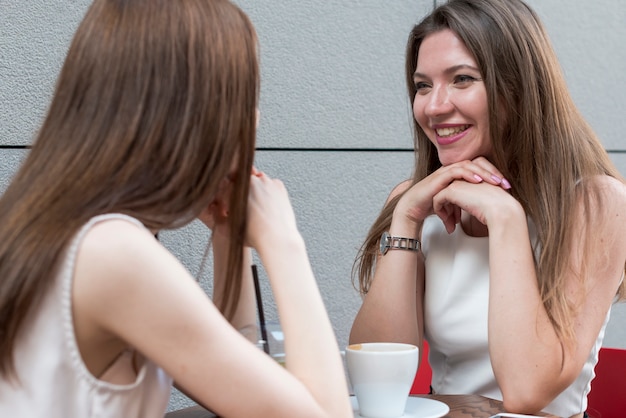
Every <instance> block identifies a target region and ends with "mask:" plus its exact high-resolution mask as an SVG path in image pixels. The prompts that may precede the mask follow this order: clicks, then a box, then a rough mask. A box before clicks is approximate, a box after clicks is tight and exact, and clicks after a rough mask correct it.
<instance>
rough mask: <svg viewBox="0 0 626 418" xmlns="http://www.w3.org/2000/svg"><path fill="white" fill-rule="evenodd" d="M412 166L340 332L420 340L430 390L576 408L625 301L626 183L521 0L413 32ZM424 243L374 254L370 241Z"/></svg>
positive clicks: (440, 13)
mask: <svg viewBox="0 0 626 418" xmlns="http://www.w3.org/2000/svg"><path fill="white" fill-rule="evenodd" d="M406 80H407V87H408V92H409V97H410V99H411V101H412V103H413V115H414V120H415V123H414V134H415V148H416V153H417V155H416V166H415V171H414V176H413V178H411V179H408V180H406V181H405V182H403V183H401V184H400V185H398V186H397V187H396V188H395V189H394V190H393V191H392V192H391V194H390V196H389V198H388V200H387V202H386V204H385V206H384V208H383V210H382V212H381V214H380V215H379V217H378V219H377V220H376V221H375V223H374V225H372V227H371V229H370V231H369V234H368V236H367V238H366V240H365V242H364V244H363V246H362V248H361V251H360V253H359V258H358V259H357V263H358V265H357V270H356V271H357V273H358V278H359V284H360V290H361V292H362V293H363V295H364V300H363V305H362V307H361V309H360V310H359V313H358V314H357V317H356V319H355V321H354V324H353V327H352V331H351V335H350V342H351V343H359V342H366V341H397V342H405V343H411V344H416V345H420V346H421V344H422V343H423V341H424V340H427V341H428V344H429V347H430V356H429V361H430V365H431V367H432V372H433V379H432V389H433V391H434V392H435V393H437V394H447V393H457V394H458V393H466V394H480V395H484V396H487V397H491V398H495V399H501V400H503V401H504V405H505V407H506V409H507V410H509V411H511V412H518V413H531V414H532V413H536V412H538V411H540V410H545V411H547V412H550V413H552V414H555V415H558V416H564V417H582V416H583V414H584V412H585V409H586V406H587V394H588V391H589V389H588V388H589V383H590V380H591V378H592V375H593V368H594V366H595V364H596V363H597V361H598V350H599V348H600V346H601V344H602V338H603V335H604V329H605V327H606V323H607V321H608V318H609V315H610V310H611V305H612V303H613V301H614V300H616V298H617V299H619V298H624V296H626V293H625V285H624V272H625V267H626V222H624V219H623V217H624V213H623V208H624V207H626V185H625V184H624V179H623V178H621V177H620V175H619V173H618V171H617V169H616V168H615V167H614V166H613V164H612V163H611V161H610V160H609V158H608V156H607V154H606V152H605V151H604V149H603V147H602V145H601V143H600V141H599V140H598V138H597V137H596V135H595V134H594V133H593V132H592V131H591V129H590V127H589V126H588V124H587V123H586V122H585V121H584V120H583V118H582V116H581V115H580V113H579V112H578V111H577V109H576V107H575V105H574V103H573V101H572V99H571V97H570V95H569V93H568V91H567V87H566V83H565V80H564V79H563V76H562V74H561V71H560V69H559V65H558V61H557V58H556V55H555V53H554V51H553V49H552V47H551V45H550V41H549V39H548V36H547V34H546V32H545V30H544V28H543V25H542V24H541V22H540V21H539V19H538V17H537V15H536V14H535V12H534V11H533V10H532V9H531V8H530V7H529V6H528V5H526V4H525V3H524V2H523V1H521V0H450V1H448V2H446V3H445V4H443V5H441V6H439V7H437V8H436V9H435V10H434V11H433V12H432V13H430V14H429V15H428V16H426V17H425V18H424V19H423V20H421V21H420V22H419V23H418V24H417V25H416V26H415V27H414V28H413V30H412V31H411V33H410V35H409V39H408V44H407V55H406ZM381 235H382V236H391V239H396V240H409V239H410V240H420V241H421V248H422V252H421V253H419V254H417V253H416V252H414V251H403V249H399V250H397V251H387V252H386V253H384V254H382V253H378V252H377V249H378V246H379V245H378V243H379V240H380V237H381Z"/></svg>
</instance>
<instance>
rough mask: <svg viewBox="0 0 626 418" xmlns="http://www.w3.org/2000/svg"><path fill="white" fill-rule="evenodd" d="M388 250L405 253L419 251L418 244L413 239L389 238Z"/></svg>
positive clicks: (417, 241)
mask: <svg viewBox="0 0 626 418" xmlns="http://www.w3.org/2000/svg"><path fill="white" fill-rule="evenodd" d="M389 239H390V242H389V249H390V250H407V251H419V250H420V242H419V240H417V239H415V238H405V237H393V236H391V237H389Z"/></svg>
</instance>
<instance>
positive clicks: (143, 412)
mask: <svg viewBox="0 0 626 418" xmlns="http://www.w3.org/2000/svg"><path fill="white" fill-rule="evenodd" d="M112 218H115V219H126V220H128V221H130V222H132V223H134V224H136V225H137V226H139V227H141V228H143V225H142V224H141V223H140V222H139V221H137V220H136V219H133V218H130V217H127V216H124V215H114V214H111V215H102V216H99V217H95V218H93V219H92V220H91V221H89V222H88V223H87V224H86V225H85V226H84V227H83V228H82V229H81V230H80V231H79V232H78V234H77V235H76V236H75V238H74V239H73V240H72V242H71V244H70V246H69V247H68V249H67V251H66V253H65V256H64V257H65V258H64V259H63V260H62V262H61V264H60V269H59V270H58V274H57V275H56V277H54V278H52V279H53V283H52V286H51V287H50V290H49V292H48V293H47V294H46V295H45V296H44V299H43V300H42V302H41V303H40V304H39V306H36V307H35V309H34V310H33V311H32V314H31V315H30V316H29V318H28V319H27V322H26V323H25V325H24V327H23V328H22V330H21V332H20V335H19V336H18V339H17V341H16V343H17V344H16V347H15V351H14V352H15V366H16V371H17V375H18V377H19V379H20V384H19V385H17V384H14V383H13V382H9V381H6V380H3V379H0V417H3V418H4V417H7V418H8V417H11V418H22V417H23V418H35V417H46V418H127V417H128V418H130V417H133V418H148V417H149V418H154V417H163V416H164V414H165V410H166V408H167V404H168V400H169V395H170V389H171V384H172V380H171V379H170V378H169V377H168V376H167V375H166V374H165V373H164V372H163V370H161V369H160V368H158V367H157V366H156V365H155V364H154V363H152V362H150V361H149V360H147V359H146V360H144V362H143V365H142V366H141V368H140V370H139V373H138V374H137V378H136V380H135V381H134V382H133V383H131V384H128V385H116V384H111V383H108V382H104V381H102V380H99V379H97V378H96V377H94V376H93V375H92V374H91V373H90V372H89V371H88V370H87V367H86V366H85V364H84V363H83V360H82V358H81V356H80V353H79V351H78V346H77V344H76V337H75V335H74V326H73V321H72V299H71V291H72V281H73V272H74V267H75V260H76V252H77V249H78V245H79V243H80V242H81V240H82V239H83V237H84V236H85V233H86V232H87V231H88V230H89V228H91V227H92V226H93V225H94V224H95V223H96V222H99V221H102V220H106V219H112ZM131 355H132V353H125V354H123V355H122V356H120V357H119V358H118V359H117V360H116V362H115V363H114V364H113V365H112V366H111V367H110V368H109V369H108V370H107V371H106V375H107V376H115V375H116V374H118V371H121V369H122V368H123V363H124V362H127V361H129V358H130V357H131Z"/></svg>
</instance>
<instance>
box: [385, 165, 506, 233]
mask: <svg viewBox="0 0 626 418" xmlns="http://www.w3.org/2000/svg"><path fill="white" fill-rule="evenodd" d="M510 188H511V186H510V184H509V182H508V181H507V180H506V179H505V178H504V176H503V175H502V173H501V172H500V170H498V169H497V168H496V167H495V166H494V165H493V164H492V163H491V162H490V161H489V160H487V159H486V158H484V157H478V158H475V159H473V160H471V161H469V160H466V161H461V162H458V163H454V164H450V165H447V166H443V167H441V168H439V169H438V170H436V171H435V172H433V173H432V174H430V175H429V176H427V177H426V178H424V179H423V180H421V181H420V182H418V183H416V184H414V185H412V186H411V187H410V188H409V189H408V190H407V191H406V192H405V193H404V195H403V196H402V198H401V199H400V201H399V202H398V205H397V206H396V212H395V213H394V217H395V216H396V214H398V213H401V214H404V216H405V217H406V218H407V219H408V220H409V221H410V222H412V223H414V224H416V225H419V224H421V223H422V222H423V220H424V219H425V218H426V217H427V216H429V215H432V214H436V215H437V216H439V218H441V220H442V221H443V223H444V225H445V227H446V230H447V231H448V233H452V232H453V231H454V230H455V229H456V225H457V224H458V223H459V222H460V221H461V211H462V210H463V211H466V212H467V213H469V214H470V215H472V216H474V217H475V218H476V219H478V221H480V222H481V223H483V224H484V225H488V222H489V219H490V217H491V215H492V214H494V213H495V211H499V210H503V209H504V207H505V206H506V205H510V204H513V203H515V204H517V201H516V200H515V199H514V198H513V197H512V196H511V195H510V194H509V193H508V192H507V190H508V189H510Z"/></svg>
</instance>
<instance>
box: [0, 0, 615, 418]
mask: <svg viewBox="0 0 626 418" xmlns="http://www.w3.org/2000/svg"><path fill="white" fill-rule="evenodd" d="M528 2H529V3H530V4H531V6H533V7H534V8H535V10H536V11H537V12H538V13H539V15H540V16H541V17H542V19H543V20H544V23H545V24H546V26H547V28H548V32H549V33H550V36H551V37H552V40H553V43H554V46H555V48H556V50H557V53H558V55H559V58H560V60H561V64H562V66H563V68H564V72H565V75H566V77H567V81H568V84H569V87H570V89H571V93H572V95H573V97H574V99H575V101H576V103H577V104H578V106H579V107H580V109H581V111H582V112H583V114H584V115H585V117H586V118H587V119H588V121H589V122H590V124H591V125H592V126H593V128H594V129H595V130H596V132H597V133H598V134H599V135H600V137H601V138H602V140H603V143H604V145H605V147H606V149H607V150H608V151H609V153H610V155H611V158H612V159H613V161H614V162H615V163H616V164H617V166H618V167H619V169H620V171H621V172H622V173H623V174H625V175H626V139H625V138H624V136H623V132H626V118H624V116H623V112H624V109H626V83H624V79H623V77H624V74H625V73H626V49H624V48H623V47H622V41H623V40H624V39H626V27H624V25H623V24H622V22H624V21H626V3H624V2H623V1H622V0H597V1H594V2H588V1H584V0H528ZM236 3H237V4H239V5H240V6H241V8H242V9H243V10H244V11H246V12H247V13H248V15H249V16H250V18H251V19H252V21H253V23H254V24H255V26H256V28H257V31H258V34H259V37H260V43H261V71H262V88H261V103H260V109H261V124H260V127H259V132H258V149H259V150H258V153H257V158H256V164H257V166H258V167H260V168H261V169H262V170H264V171H266V172H267V173H268V174H270V175H272V176H276V177H279V178H282V179H283V180H284V181H285V183H286V185H287V188H288V190H289V192H290V195H291V198H292V201H293V204H294V207H295V211H296V216H297V218H298V222H299V226H300V229H301V231H302V234H303V235H304V238H305V240H306V242H307V245H308V250H309V254H310V258H311V262H312V264H313V269H314V271H315V273H316V277H317V280H318V282H319V287H320V288H321V291H322V294H323V296H324V300H325V303H326V306H327V309H328V311H329V314H330V317H331V319H332V321H333V324H334V327H335V331H336V334H337V338H338V340H339V344H340V345H341V346H344V345H346V343H347V338H348V333H349V330H350V326H351V324H352V320H353V318H354V316H355V314H356V312H357V310H358V308H359V305H360V297H359V295H358V293H357V291H356V290H355V289H354V287H353V284H352V281H351V268H352V264H353V261H354V257H355V255H356V252H357V249H358V247H359V245H360V244H361V241H362V239H363V238H364V236H365V233H366V232H367V229H368V228H369V225H370V224H371V222H372V221H373V220H374V217H375V216H376V214H377V213H378V211H379V210H380V208H381V205H382V203H383V202H384V200H385V198H386V196H387V194H388V192H389V191H390V190H391V188H392V187H393V186H394V185H395V184H397V183H398V182H399V181H401V180H403V179H405V178H407V177H408V176H409V175H410V173H411V168H412V162H413V155H412V151H411V147H412V139H411V133H410V132H411V131H410V129H411V128H410V126H411V125H410V123H411V111H410V105H409V101H408V98H407V97H406V93H405V88H404V81H403V67H404V46H405V42H406V36H407V34H408V32H409V30H410V28H411V27H412V25H413V24H414V23H415V22H416V21H417V20H418V19H419V18H420V17H421V16H423V15H424V14H425V13H427V12H428V10H430V9H431V8H432V7H433V4H434V3H437V1H436V0H435V1H433V0H394V1H393V2H388V1H385V2H383V1H379V0H342V1H336V0H333V1H322V0H311V1H307V2H296V1H293V0H272V1H271V2H259V1H254V0H237V1H236ZM89 4H90V1H88V0H73V1H71V2H68V1H61V0H19V1H18V0H0V192H1V191H2V190H4V189H5V187H6V185H7V184H8V182H9V181H10V178H11V176H12V175H13V173H14V172H15V171H16V170H17V168H18V167H19V164H20V162H21V161H22V159H23V158H24V156H25V155H26V153H27V152H28V150H27V148H26V146H28V145H29V144H30V143H31V142H32V139H33V136H34V134H35V132H36V130H37V129H38V126H39V124H40V122H41V119H42V117H43V115H44V114H45V111H46V108H47V106H48V103H49V99H50V96H51V94H52V90H53V87H54V83H55V80H56V77H57V74H58V71H59V69H60V66H61V63H62V61H63V58H64V56H65V52H66V50H67V47H68V44H69V42H70V39H71V37H72V34H73V31H74V30H75V28H76V26H77V24H78V22H79V21H80V19H81V18H82V16H83V14H84V12H85V10H86V9H87V7H88V6H89ZM162 240H163V242H164V243H165V245H166V246H167V247H168V248H170V249H171V250H172V251H173V252H174V253H175V254H176V255H177V256H178V257H179V258H180V259H181V261H182V262H183V263H184V264H185V265H186V266H187V267H188V268H189V270H190V271H191V272H192V273H193V274H197V273H198V271H199V267H200V260H201V257H202V253H203V250H204V248H205V246H206V244H207V233H206V231H205V230H204V229H203V227H201V226H200V225H199V224H197V223H192V224H190V225H188V226H187V227H185V228H182V229H180V230H176V231H167V232H165V233H163V234H162ZM208 263H209V264H210V260H209V261H208ZM206 270H208V271H210V268H208V269H206ZM260 274H261V281H262V282H263V283H262V284H263V295H264V297H265V307H266V310H267V313H266V316H267V317H268V319H269V320H276V318H277V316H276V310H275V306H274V304H273V300H272V297H271V293H270V292H269V287H268V286H267V281H266V280H265V275H264V272H263V269H262V266H261V269H260ZM199 280H200V282H201V284H202V285H203V287H204V288H205V289H206V291H207V293H209V294H210V293H211V278H210V274H207V275H206V277H200V278H199ZM165 302H166V301H164V303H165ZM625 325H626V304H621V305H617V306H616V307H615V308H614V311H613V316H612V319H611V322H610V324H609V329H608V331H607V336H606V339H605V342H606V345H607V346H613V347H623V348H626V326H625ZM189 403H190V401H189V400H187V399H186V398H185V397H184V396H182V395H181V394H180V393H178V392H174V393H173V395H172V400H171V402H170V409H177V408H179V407H182V406H185V405H188V404H189Z"/></svg>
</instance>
